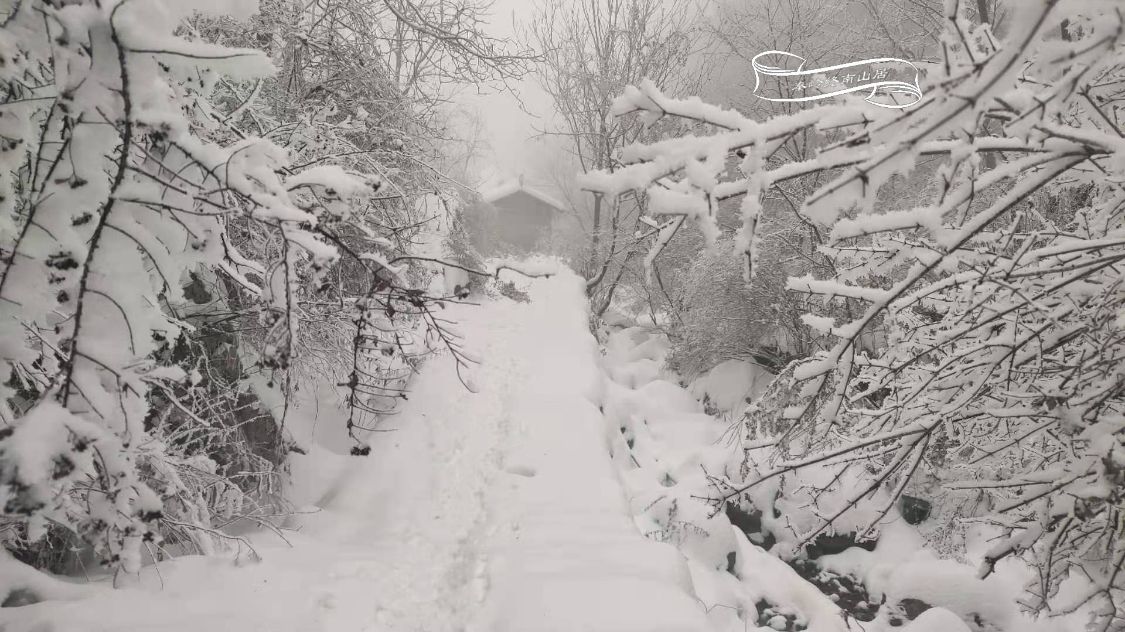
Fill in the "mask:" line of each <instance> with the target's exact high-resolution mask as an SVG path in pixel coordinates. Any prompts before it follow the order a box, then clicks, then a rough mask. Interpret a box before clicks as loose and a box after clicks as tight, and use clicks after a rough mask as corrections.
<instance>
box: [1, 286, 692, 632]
mask: <svg viewBox="0 0 1125 632" xmlns="http://www.w3.org/2000/svg"><path fill="white" fill-rule="evenodd" d="M531 293H532V299H533V300H532V301H531V303H528V304H523V303H516V302H513V301H510V300H507V299H499V300H497V301H489V302H486V303H485V304H484V305H482V306H481V307H479V308H470V307H463V306H458V307H454V308H452V309H453V310H454V313H453V314H452V315H451V316H452V317H453V318H454V319H456V320H458V321H460V325H459V327H460V329H461V330H462V331H463V333H464V334H465V336H466V339H467V341H468V343H469V345H470V346H471V347H472V348H474V349H475V350H477V352H478V353H477V355H479V356H480V358H481V360H482V363H481V365H480V366H479V367H477V368H476V369H474V370H473V381H474V382H475V384H476V386H477V389H476V390H477V391H478V392H477V393H470V392H468V391H467V390H466V389H464V387H463V386H462V385H461V383H460V381H459V379H458V377H457V373H456V367H455V364H454V362H453V361H452V359H451V358H450V357H448V356H443V357H440V358H437V359H434V360H432V361H431V362H430V363H428V364H427V365H426V367H425V368H424V369H423V372H422V374H421V375H420V376H419V378H418V379H417V380H416V383H415V385H414V390H413V392H412V393H411V395H410V401H409V402H408V403H407V404H406V405H405V406H404V408H403V410H402V412H401V415H400V416H398V417H397V418H395V420H394V421H393V422H392V423H391V424H390V427H393V428H396V430H394V431H393V432H386V433H381V434H379V435H378V436H376V437H375V438H374V440H373V441H372V453H371V455H370V456H368V457H367V458H363V459H359V458H351V459H347V460H346V465H345V467H344V468H343V469H342V470H341V471H340V472H339V474H338V475H337V476H336V480H335V483H334V484H332V485H331V486H330V487H329V488H328V492H327V493H325V494H323V495H322V497H320V498H319V500H317V501H316V502H315V504H316V505H317V506H318V508H319V511H317V512H315V513H311V514H308V515H304V516H302V517H301V529H300V531H299V533H296V534H292V535H290V536H289V539H290V541H291V542H292V544H293V546H292V547H288V546H285V545H284V544H282V543H280V542H278V541H277V539H276V538H275V537H273V536H270V535H268V534H258V535H255V536H252V539H253V541H254V544H255V547H256V548H257V550H258V551H259V552H260V553H261V554H262V557H263V560H262V561H261V562H259V563H253V564H247V565H241V566H235V565H232V564H231V562H230V560H229V559H217V558H210V559H207V558H199V557H189V558H181V559H179V560H176V561H175V562H172V563H162V564H161V565H160V567H159V569H158V570H159V574H158V573H157V569H152V568H149V569H146V572H145V573H143V576H142V577H141V579H140V581H139V582H136V585H134V586H132V587H127V588H125V589H121V590H115V591H114V590H108V589H106V588H105V587H104V586H95V587H92V588H91V587H85V586H84V587H82V588H81V589H80V590H78V591H76V594H75V595H74V596H75V597H78V598H77V599H75V600H72V601H49V602H43V603H40V604H36V605H33V606H27V607H22V608H14V609H5V610H4V611H3V614H0V629H2V630H5V632H8V631H11V632H16V631H24V630H26V631H32V630H34V631H35V632H63V631H71V630H74V631H78V630H82V631H90V630H114V631H126V630H165V631H180V630H183V631H185V632H186V631H189V630H191V631H196V630H238V631H240V632H246V631H251V630H261V631H263V632H264V631H269V632H281V631H288V630H292V631H294V632H297V631H300V632H311V631H316V630H324V631H333V632H335V631H340V632H343V631H349V632H351V631H356V632H359V631H402V632H422V631H424V632H445V631H457V632H460V631H466V632H492V631H496V632H502V631H512V632H537V631H555V630H557V631H563V630H566V631H571V630H574V631H578V630H582V631H590V632H595V631H601V630H604V631H607V632H609V631H614V632H629V631H637V632H639V631H642V630H643V631H645V632H660V631H664V630H667V631H673V630H674V631H677V632H691V631H692V630H704V629H705V623H704V622H705V616H704V612H703V608H702V606H701V605H700V604H699V603H698V601H697V600H696V599H695V598H694V597H693V595H692V589H691V581H690V579H689V575H688V572H687V570H686V567H685V566H684V563H683V561H682V559H681V557H680V554H679V553H678V552H677V551H676V550H675V549H674V548H673V547H671V546H669V545H665V544H660V543H657V542H653V541H650V540H647V539H645V538H644V537H643V536H642V535H640V534H639V533H638V532H637V529H636V527H635V526H634V525H633V523H632V522H631V518H630V517H629V512H628V508H627V505H626V502H625V499H624V497H623V492H622V489H621V486H620V483H619V481H618V478H617V475H616V474H615V472H614V469H613V467H612V464H611V461H610V457H609V455H608V453H607V439H606V437H607V434H606V433H607V429H606V425H605V421H604V419H603V417H602V415H601V413H600V411H599V409H598V407H597V405H596V404H594V403H592V402H593V401H598V400H599V394H600V392H601V389H602V388H603V387H604V380H605V378H604V376H603V374H602V373H601V369H600V367H599V365H598V359H597V358H598V349H597V345H596V343H595V341H594V339H593V337H592V336H591V335H590V334H589V332H588V331H587V328H586V314H585V301H584V296H583V293H582V289H581V281H580V280H579V279H578V278H577V277H576V276H574V275H572V274H570V273H563V274H561V275H558V276H556V277H553V278H551V279H548V280H538V281H535V282H534V283H533V284H532V287H531ZM310 467H315V466H314V465H311V464H310V463H305V464H303V465H301V466H300V467H299V468H298V472H300V471H302V469H304V470H307V469H309V468H310ZM161 584H163V587H161Z"/></svg>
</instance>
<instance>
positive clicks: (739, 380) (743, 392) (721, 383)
mask: <svg viewBox="0 0 1125 632" xmlns="http://www.w3.org/2000/svg"><path fill="white" fill-rule="evenodd" d="M773 378H774V375H773V373H771V372H770V371H769V370H768V369H766V368H765V367H763V366H761V365H760V364H756V363H754V362H748V361H746V360H727V361H726V362H723V363H721V364H719V365H717V366H715V367H714V368H713V369H711V370H710V371H708V372H707V373H705V374H703V375H702V376H701V377H699V378H697V379H696V380H694V381H693V382H692V383H691V386H690V389H691V393H692V395H694V396H695V397H696V398H698V399H703V398H704V397H706V398H708V399H709V400H710V401H711V403H712V404H714V405H715V407H716V408H718V409H719V410H720V411H722V412H727V413H731V412H733V413H738V412H741V411H742V408H744V407H745V406H746V404H748V403H749V402H750V401H752V400H755V399H757V398H758V397H760V396H761V395H762V393H763V392H765V390H766V387H767V386H769V384H770V381H771V380H773Z"/></svg>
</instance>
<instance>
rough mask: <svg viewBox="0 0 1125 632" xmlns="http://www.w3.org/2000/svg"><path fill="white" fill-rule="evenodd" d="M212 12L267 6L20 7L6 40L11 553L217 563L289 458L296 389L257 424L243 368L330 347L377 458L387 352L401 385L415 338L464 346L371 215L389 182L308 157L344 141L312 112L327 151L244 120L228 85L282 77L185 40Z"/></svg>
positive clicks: (272, 366)
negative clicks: (173, 554)
mask: <svg viewBox="0 0 1125 632" xmlns="http://www.w3.org/2000/svg"><path fill="white" fill-rule="evenodd" d="M218 8H221V9H222V10H230V11H238V12H239V13H240V17H245V15H246V14H248V13H249V12H250V11H251V10H252V9H253V7H252V6H241V5H233V6H230V7H219V5H211V4H208V3H198V4H197V3H191V2H163V1H149V2H140V1H134V2H94V1H89V2H81V1H80V2H67V3H56V2H44V1H28V2H21V3H16V4H15V5H14V6H13V7H12V9H11V11H10V13H9V14H7V15H6V17H5V19H4V22H3V28H2V29H0V62H2V63H0V86H2V88H3V90H4V94H5V101H4V103H3V104H0V134H2V135H3V138H2V140H3V142H2V143H0V254H2V258H0V315H2V317H3V318H2V319H0V320H2V323H3V324H2V325H0V375H2V377H3V383H2V385H0V523H2V527H3V533H4V538H5V539H6V540H8V541H10V542H13V545H14V546H16V547H17V548H18V547H19V546H21V543H23V544H26V542H27V541H28V540H36V539H37V538H39V537H41V536H42V535H43V534H44V533H45V531H46V530H47V529H48V527H51V528H54V529H61V530H65V531H68V532H71V533H73V534H76V535H77V536H78V537H79V538H80V539H82V540H84V541H85V542H87V543H88V544H90V545H93V546H94V547H95V548H96V549H97V551H98V552H99V553H100V554H101V555H102V556H103V558H104V559H105V560H106V561H108V562H109V563H110V564H112V565H113V566H114V567H116V568H119V569H123V570H126V571H133V570H136V568H137V567H138V566H139V565H140V564H141V555H142V552H144V551H145V549H146V548H147V549H148V551H147V552H148V553H150V554H153V555H155V553H154V552H153V550H152V548H151V546H150V545H152V544H156V543H157V542H158V541H160V540H161V539H162V538H164V539H165V541H166V543H179V544H182V545H184V546H186V547H188V548H189V549H191V550H196V551H202V552H208V551H210V550H212V549H213V547H214V546H215V545H216V543H218V542H223V541H224V540H227V539H228V538H229V536H225V535H223V534H222V532H221V531H220V528H221V527H222V526H223V525H224V524H225V523H228V522H230V521H233V520H237V519H239V518H240V517H242V516H246V515H254V514H257V513H260V512H258V511H257V510H256V509H255V508H254V507H252V506H251V505H252V504H253V503H255V502H258V501H263V500H264V501H268V500H269V499H270V497H271V494H272V493H273V490H272V489H270V488H271V486H272V485H273V483H274V473H273V466H274V464H276V463H277V462H278V461H279V460H280V458H281V455H279V454H278V452H284V451H285V450H287V449H288V445H287V442H286V440H285V438H284V435H283V434H281V433H280V432H279V429H278V428H277V427H276V426H273V425H272V422H276V423H277V424H279V425H280V426H281V427H282V428H281V429H283V426H284V422H285V413H286V411H287V405H286V404H285V403H284V402H285V400H284V396H285V395H287V394H288V389H286V391H283V394H282V395H283V397H282V404H281V405H278V406H271V408H275V409H277V410H278V411H280V413H279V414H278V415H277V418H276V419H273V420H264V419H263V417H264V412H263V411H262V410H260V409H259V406H258V403H257V401H256V397H255V396H254V395H253V394H248V393H247V392H246V389H247V388H248V386H249V384H248V383H247V381H246V379H245V378H246V374H247V373H248V369H249V368H251V367H254V368H256V369H257V370H258V371H259V372H260V374H261V375H262V376H263V380H262V381H263V382H267V381H269V382H274V381H277V380H289V379H290V377H291V374H292V371H290V368H291V367H292V366H293V365H294V360H295V358H299V357H301V356H302V353H303V354H304V356H305V357H306V358H307V357H308V356H309V355H311V354H310V353H309V351H310V349H314V348H317V347H324V346H327V347H330V348H335V349H336V350H337V351H335V352H333V353H335V354H336V355H335V356H333V357H327V358H323V360H324V362H325V363H327V364H330V365H333V366H337V367H338V366H340V365H341V364H343V365H344V366H347V367H349V368H347V369H345V370H343V371H341V373H343V375H345V376H350V379H348V381H347V382H346V383H345V386H347V387H349V403H350V406H351V408H352V415H351V417H350V419H349V422H348V423H349V431H351V432H352V434H353V437H355V438H356V441H357V444H358V445H359V446H360V447H359V448H358V450H359V451H360V452H362V451H363V448H362V445H363V443H362V441H363V437H362V434H359V431H358V429H360V428H362V427H364V424H365V423H366V422H367V420H368V419H370V417H371V416H372V415H374V414H376V413H377V412H378V410H379V409H378V408H377V404H375V403H373V400H374V399H375V398H389V399H395V398H397V397H398V396H399V394H400V390H398V386H399V385H398V383H396V382H395V381H394V379H397V378H399V377H401V376H394V377H388V375H387V372H386V371H384V369H387V368H388V367H390V364H388V363H395V362H397V363H398V365H399V366H400V370H399V373H400V374H401V375H406V374H408V373H409V370H410V369H411V367H409V366H406V367H405V368H402V366H403V363H404V362H405V360H403V358H404V356H406V355H407V354H404V353H402V350H403V349H410V350H411V351H414V352H416V351H419V350H421V349H423V348H428V347H430V346H432V345H433V344H442V343H445V344H450V343H451V342H452V341H453V339H452V338H451V337H450V334H449V333H448V332H445V331H444V330H442V329H441V327H440V326H439V325H438V324H437V322H436V321H434V320H433V317H432V315H431V314H430V313H429V306H430V305H431V303H432V300H433V299H432V297H429V296H428V295H427V294H426V293H425V292H424V291H423V290H419V289H414V287H415V286H414V285H413V284H412V281H413V280H414V279H413V277H412V275H413V273H412V272H411V270H410V269H409V268H408V267H407V263H408V261H409V257H403V256H402V255H399V257H398V258H397V259H396V258H393V255H392V253H394V252H395V251H396V245H395V244H394V243H392V242H390V241H388V240H387V239H385V238H382V237H381V236H379V235H378V234H376V233H374V232H373V231H371V230H370V229H369V228H367V227H366V226H365V223H364V222H363V221H359V220H360V219H362V218H360V217H359V215H361V214H367V213H370V212H371V210H370V209H371V204H372V202H373V194H374V193H375V192H376V191H377V190H379V189H380V187H381V186H382V183H383V181H382V180H381V179H379V178H377V177H373V176H367V175H362V174H361V173H359V171H357V170H353V169H345V168H343V167H341V166H337V165H334V164H332V160H331V158H333V157H334V156H333V155H332V154H328V156H323V155H322V156H319V157H318V158H317V159H316V160H307V161H305V162H303V163H299V162H295V161H294V155H295V154H297V153H298V152H299V151H301V149H306V150H308V151H310V152H312V151H327V150H329V149H333V147H332V146H331V144H332V143H337V144H336V146H335V147H339V143H341V142H343V141H341V140H340V138H341V136H342V132H339V131H338V130H337V131H336V132H333V133H329V134H326V133H312V132H314V131H315V128H317V125H318V124H317V121H321V122H323V121H324V120H325V119H324V118H320V119H317V118H316V117H315V116H313V117H305V118H300V120H301V121H306V123H304V124H305V125H307V126H310V127H309V129H308V130H307V131H308V133H306V134H305V135H304V136H303V137H304V138H305V139H307V140H309V141H310V145H311V146H306V147H303V148H301V149H296V150H289V149H286V148H282V147H280V146H279V145H278V144H276V143H275V142H272V141H271V140H270V139H266V138H259V137H256V136H254V135H251V134H247V133H245V132H243V131H242V130H240V129H238V127H237V126H235V124H234V123H233V122H232V121H234V120H235V119H236V117H237V116H242V115H250V114H253V110H251V109H250V107H249V104H250V102H251V101H252V100H253V99H254V93H249V96H246V95H245V94H244V95H243V98H242V99H241V100H233V99H230V98H229V95H230V94H232V93H237V86H240V85H249V84H252V83H254V82H258V83H259V84H260V82H262V81H264V80H265V79H266V78H267V77H269V76H270V74H271V73H272V72H273V66H272V65H271V63H270V60H269V59H267V57H266V56H265V55H264V54H263V53H261V52H259V51H257V50H253V49H239V48H231V47H225V46H219V45H214V44H207V43H204V42H201V41H190V40H188V39H184V38H183V37H179V36H177V35H175V34H174V33H181V34H183V33H186V31H183V30H178V29H181V27H182V24H183V22H182V20H184V19H185V18H187V17H189V16H190V15H191V14H192V12H193V11H195V10H197V9H198V10H204V11H206V10H216V9H218ZM220 85H222V86H223V88H222V89H219V87H218V86H220ZM255 85H257V84H255ZM224 90H225V91H226V92H224ZM248 113H249V114H248ZM259 113H261V112H260V111H259ZM300 125H301V123H300V122H298V124H297V127H298V128H299V127H300ZM325 128H326V126H325V125H320V129H321V130H324V129H325ZM295 129H296V128H294V127H290V131H293V130H295ZM259 131H261V130H259ZM318 139H319V140H318ZM322 141H323V142H322ZM341 256H343V257H345V258H346V259H347V260H348V262H349V263H348V265H350V266H351V267H350V268H348V270H350V274H349V275H348V276H347V278H346V279H345V278H344V277H342V276H341V275H340V274H339V272H340V271H341V269H342V267H343V266H342V265H341V263H340V259H341ZM334 273H335V275H334ZM333 276H335V278H333ZM333 281H335V283H333ZM329 314H330V315H332V318H325V317H323V315H329ZM318 315H321V316H318ZM326 321H327V325H326V326H325V322H326ZM232 323H233V324H238V325H240V326H238V327H231V326H230V325H231V324H232ZM357 323H358V325H357ZM427 325H428V326H429V328H428V329H427ZM419 327H421V329H419ZM247 330H252V331H253V333H250V334H246V333H245V332H246V331H247ZM415 330H417V332H418V333H417V334H416V335H417V337H419V338H421V337H427V338H428V342H427V341H426V340H418V341H417V343H415V341H414V340H412V339H411V336H412V335H413V332H414V331H415ZM307 331H311V332H313V334H314V336H313V339H312V340H311V341H310V340H309V339H308V338H309V337H308V336H306V335H305V333H306V332H307ZM427 332H428V333H427ZM318 338H319V339H318ZM342 349H346V350H347V353H346V357H344V358H341V357H339V356H341V355H345V354H341V353H339V351H340V350H342ZM388 351H390V353H388ZM391 369H393V367H391ZM368 376H372V377H370V378H369V377H368ZM403 379H404V378H403ZM372 384H377V385H378V386H377V387H375V386H371V385H372ZM265 386H266V387H267V388H268V387H269V386H270V385H269V384H266V385H265ZM275 386H276V385H275ZM379 389H383V390H382V391H380V390H379ZM384 391H386V392H384Z"/></svg>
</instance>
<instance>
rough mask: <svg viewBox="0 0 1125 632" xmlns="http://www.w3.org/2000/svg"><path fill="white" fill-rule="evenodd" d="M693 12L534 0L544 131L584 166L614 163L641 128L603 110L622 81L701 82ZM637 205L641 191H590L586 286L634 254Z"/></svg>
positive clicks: (655, 4)
mask: <svg viewBox="0 0 1125 632" xmlns="http://www.w3.org/2000/svg"><path fill="white" fill-rule="evenodd" d="M697 18H698V10H697V7H696V6H695V5H694V4H693V3H692V2H690V0H675V1H673V2H666V1H664V0H580V1H579V2H565V1H563V0H547V1H546V2H544V3H543V4H542V5H540V7H539V8H538V12H537V13H536V15H535V18H534V19H533V20H532V22H531V24H530V26H529V28H528V32H527V34H526V36H527V39H529V40H530V41H531V42H532V43H533V44H534V46H535V47H536V48H537V49H538V50H540V51H541V52H542V55H543V57H544V61H543V63H542V64H540V65H539V66H538V70H537V75H536V76H537V78H538V80H539V83H540V85H542V87H543V89H544V90H545V91H546V92H547V94H548V95H550V97H551V98H552V100H553V102H554V105H555V109H556V112H557V116H558V121H557V124H555V123H556V122H554V121H552V124H551V125H549V126H548V128H547V129H545V130H544V133H546V134H550V135H556V136H561V137H564V138H566V139H567V140H568V144H569V146H570V149H571V151H572V152H573V154H574V156H575V157H576V158H577V160H578V163H579V165H580V167H581V168H582V169H583V170H590V169H612V168H613V166H614V156H615V152H616V151H617V150H619V149H620V148H622V147H624V146H626V145H628V144H630V143H632V142H634V141H636V140H637V139H638V138H640V136H641V134H642V133H643V132H644V126H642V125H639V124H637V123H635V122H633V121H627V120H621V119H613V118H611V117H610V116H609V114H610V106H611V104H612V101H613V97H614V96H615V95H616V94H617V93H619V92H620V91H621V89H623V88H624V87H625V86H626V85H629V84H631V83H636V82H637V81H640V80H641V79H649V80H650V81H653V82H654V83H656V84H657V85H660V86H662V87H664V88H665V89H667V90H669V91H673V92H690V91H692V90H694V89H696V88H697V87H698V86H699V84H700V78H701V75H700V74H699V73H698V72H695V73H693V72H692V71H691V59H692V53H693V51H695V49H696V48H697V46H698V44H697V43H696V42H694V41H693V39H692V34H693V32H695V31H694V29H695V28H696V19H697ZM642 205H643V199H640V198H638V199H632V200H605V199H603V198H602V196H600V195H595V196H594V199H593V208H592V212H593V217H592V220H591V222H590V226H589V235H588V237H589V242H590V243H589V252H588V259H587V262H586V275H587V278H588V282H589V285H588V289H589V290H590V291H591V292H593V291H595V290H596V289H597V287H598V286H599V285H600V284H601V283H602V282H603V281H604V280H605V279H607V278H615V279H617V280H619V279H620V278H621V275H622V274H623V268H624V262H625V260H626V259H629V258H631V257H632V256H633V255H632V253H633V252H634V250H633V245H634V244H633V242H632V241H631V240H629V237H628V235H629V234H631V233H632V232H634V230H635V228H636V226H635V224H636V221H637V218H638V217H639V216H640V213H639V209H640V208H641V206H642ZM624 242H628V243H624ZM614 267H616V268H617V269H616V271H613V270H612V268H614ZM615 284H616V281H615V282H614V283H611V284H609V287H610V288H613V287H615ZM608 293H609V294H612V289H610V290H608ZM600 305H602V306H603V307H599V308H598V311H604V306H608V301H606V300H603V301H601V302H600Z"/></svg>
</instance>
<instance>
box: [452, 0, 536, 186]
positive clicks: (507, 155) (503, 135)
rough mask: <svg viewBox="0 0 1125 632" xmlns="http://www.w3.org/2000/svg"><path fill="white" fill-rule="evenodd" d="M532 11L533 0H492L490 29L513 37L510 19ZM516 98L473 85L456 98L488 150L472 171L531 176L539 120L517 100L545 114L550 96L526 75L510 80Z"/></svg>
mask: <svg viewBox="0 0 1125 632" xmlns="http://www.w3.org/2000/svg"><path fill="white" fill-rule="evenodd" d="M534 11H535V2H534V0H495V2H494V4H493V6H492V14H493V17H492V23H491V24H490V29H489V30H490V32H491V34H492V35H494V36H496V37H513V38H514V37H515V35H516V33H515V27H514V26H513V22H526V21H528V20H529V19H530V18H531V16H532V15H533V13H534ZM513 85H514V86H515V87H516V89H517V91H518V92H519V94H520V99H519V100H517V98H516V97H515V96H514V95H512V94H509V93H506V92H496V91H488V92H487V93H485V94H477V91H476V90H475V89H473V88H470V89H468V90H465V91H464V92H463V93H462V94H461V95H460V98H459V101H460V102H461V104H462V105H463V106H464V107H466V108H468V109H470V110H472V111H475V112H476V114H477V115H478V116H479V118H480V121H481V123H482V125H483V127H484V140H485V141H486V142H487V143H488V144H489V147H490V151H487V152H485V155H484V156H482V158H481V160H480V162H479V164H478V165H477V169H476V171H477V172H478V173H479V174H480V175H481V176H482V177H485V178H490V177H505V176H507V177H514V176H518V175H519V174H520V173H524V174H526V175H527V176H528V177H533V172H534V171H535V166H536V165H541V164H542V161H541V156H540V154H541V153H542V148H539V150H538V151H537V146H539V145H541V144H542V143H541V142H537V141H536V140H535V139H534V136H535V134H536V132H535V128H536V127H542V123H541V120H542V119H539V118H537V117H536V116H533V115H532V114H528V113H527V112H525V111H524V110H523V109H521V107H520V100H522V101H523V103H524V106H525V107H526V109H527V110H528V111H530V112H533V113H534V114H535V115H538V116H540V117H541V116H549V113H550V112H551V102H550V99H549V98H548V97H547V96H546V95H545V94H544V93H543V91H542V90H541V89H539V87H538V85H536V83H535V80H534V79H533V78H531V77H528V78H526V79H524V80H522V81H518V82H514V83H513Z"/></svg>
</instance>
